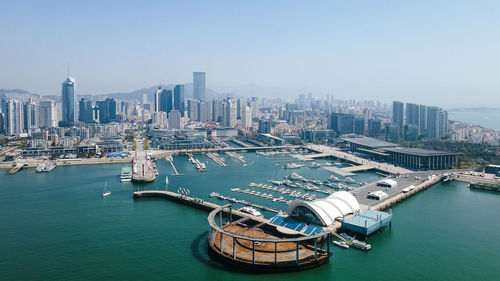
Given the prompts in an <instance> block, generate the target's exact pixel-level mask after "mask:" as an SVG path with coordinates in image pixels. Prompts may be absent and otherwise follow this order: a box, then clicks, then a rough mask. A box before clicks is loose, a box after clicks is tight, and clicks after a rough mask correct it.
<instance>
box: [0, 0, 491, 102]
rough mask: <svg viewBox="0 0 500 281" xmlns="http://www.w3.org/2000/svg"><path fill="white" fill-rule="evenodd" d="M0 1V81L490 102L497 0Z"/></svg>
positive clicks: (55, 88) (89, 88)
mask: <svg viewBox="0 0 500 281" xmlns="http://www.w3.org/2000/svg"><path fill="white" fill-rule="evenodd" d="M101 2H106V3H101ZM166 2H167V1H134V2H132V1H123V0H122V1H74V2H73V1H22V0H19V1H4V0H0V11H1V13H0V88H21V89H26V90H29V91H32V92H37V93H41V94H59V93H60V86H61V82H62V81H63V80H64V78H65V76H66V71H67V70H66V69H67V63H68V62H69V63H70V64H71V74H72V76H74V77H75V78H76V81H77V91H78V93H82V94H86V93H95V94H103V93H109V92H120V91H131V90H136V89H139V88H143V87H150V86H153V85H155V84H157V83H159V82H161V83H165V84H168V83H188V82H191V80H192V72H193V71H206V72H207V87H209V88H212V89H214V90H218V91H234V90H235V89H248V88H249V86H252V87H251V88H252V89H258V90H259V91H260V93H261V94H262V95H266V96H276V97H289V98H292V97H295V96H296V95H298V94H300V93H306V92H311V93H313V96H316V97H320V96H321V97H324V96H325V95H326V94H327V93H333V94H334V96H335V97H338V98H346V99H347V98H354V99H380V100H385V101H390V100H393V99H399V100H402V101H406V102H419V103H426V104H436V105H441V106H443V107H449V106H472V105H473V106H476V105H479V106H480V105H483V106H497V107H500V1H472V0H470V1H459V0H453V1H438V0H434V1H422V0H419V1H415V0H413V1H403V0H393V1H377V0H367V1H347V0H345V1H317V2H316V1H271V0H268V1H235V0H232V1H185V0H183V1H179V0H177V1H171V2H170V3H166Z"/></svg>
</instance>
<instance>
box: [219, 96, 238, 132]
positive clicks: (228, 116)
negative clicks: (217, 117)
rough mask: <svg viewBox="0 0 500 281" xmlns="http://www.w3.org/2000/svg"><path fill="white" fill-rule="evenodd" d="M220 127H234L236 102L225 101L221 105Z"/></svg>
mask: <svg viewBox="0 0 500 281" xmlns="http://www.w3.org/2000/svg"><path fill="white" fill-rule="evenodd" d="M222 126H225V127H230V128H232V127H234V126H236V102H235V101H234V100H231V99H227V100H226V102H225V103H224V105H223V110H222Z"/></svg>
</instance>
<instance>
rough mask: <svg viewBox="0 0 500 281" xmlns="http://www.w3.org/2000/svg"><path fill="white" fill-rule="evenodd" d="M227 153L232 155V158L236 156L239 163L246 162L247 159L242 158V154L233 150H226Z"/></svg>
mask: <svg viewBox="0 0 500 281" xmlns="http://www.w3.org/2000/svg"><path fill="white" fill-rule="evenodd" d="M226 154H227V155H229V156H231V157H233V158H236V159H237V160H239V161H240V162H241V163H246V162H247V161H245V158H243V156H241V155H239V154H237V153H236V152H234V151H227V152H226Z"/></svg>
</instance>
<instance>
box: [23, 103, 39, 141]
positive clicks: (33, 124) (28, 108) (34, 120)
mask: <svg viewBox="0 0 500 281" xmlns="http://www.w3.org/2000/svg"><path fill="white" fill-rule="evenodd" d="M23 115H24V120H23V126H24V130H25V131H26V132H27V133H28V134H29V133H31V131H32V130H33V129H35V128H38V107H37V105H36V104H35V102H34V101H33V99H32V98H30V99H29V100H28V101H27V102H26V103H25V104H24V107H23Z"/></svg>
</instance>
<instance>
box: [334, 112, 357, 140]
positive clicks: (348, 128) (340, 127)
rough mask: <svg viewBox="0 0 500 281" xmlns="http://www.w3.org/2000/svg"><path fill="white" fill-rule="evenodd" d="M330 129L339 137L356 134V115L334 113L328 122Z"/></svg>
mask: <svg viewBox="0 0 500 281" xmlns="http://www.w3.org/2000/svg"><path fill="white" fill-rule="evenodd" d="M328 129H331V130H333V131H334V132H335V133H337V134H339V135H343V134H352V133H354V115H352V114H342V113H332V114H330V118H329V121H328Z"/></svg>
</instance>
